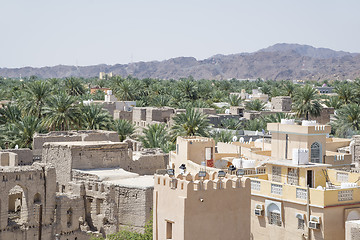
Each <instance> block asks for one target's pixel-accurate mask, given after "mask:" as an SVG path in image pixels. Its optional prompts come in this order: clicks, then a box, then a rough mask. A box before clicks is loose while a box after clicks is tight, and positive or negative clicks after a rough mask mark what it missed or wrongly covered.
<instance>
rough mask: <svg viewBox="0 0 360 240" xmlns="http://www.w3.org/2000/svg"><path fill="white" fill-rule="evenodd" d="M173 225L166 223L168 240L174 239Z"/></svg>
mask: <svg viewBox="0 0 360 240" xmlns="http://www.w3.org/2000/svg"><path fill="white" fill-rule="evenodd" d="M172 225H173V223H172V222H169V221H166V239H172V235H173V234H172V227H173V226H172Z"/></svg>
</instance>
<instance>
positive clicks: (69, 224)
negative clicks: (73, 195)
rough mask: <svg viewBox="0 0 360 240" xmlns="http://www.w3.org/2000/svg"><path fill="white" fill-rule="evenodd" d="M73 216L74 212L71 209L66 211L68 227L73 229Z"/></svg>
mask: <svg viewBox="0 0 360 240" xmlns="http://www.w3.org/2000/svg"><path fill="white" fill-rule="evenodd" d="M72 216H73V211H72V209H71V208H69V210H67V211H66V223H67V226H68V227H71V225H72Z"/></svg>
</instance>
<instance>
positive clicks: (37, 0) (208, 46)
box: [0, 0, 360, 67]
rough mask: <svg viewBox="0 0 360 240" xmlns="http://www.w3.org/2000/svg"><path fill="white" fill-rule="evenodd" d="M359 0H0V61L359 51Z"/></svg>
mask: <svg viewBox="0 0 360 240" xmlns="http://www.w3.org/2000/svg"><path fill="white" fill-rule="evenodd" d="M359 9H360V1H359V0H346V1H340V0H248V1H242V0H216V1H215V0H181V1H180V0H61V1H60V0H58V1H55V0H31V1H30V0H0V18H1V20H0V67H24V66H34V67H40V66H53V65H58V64H65V65H94V64H100V63H106V64H116V63H129V62H137V61H150V60H164V59H168V58H172V57H179V56H193V57H196V58H197V59H204V58H208V57H210V56H212V55H215V54H231V53H240V52H252V51H256V50H259V49H261V48H265V47H268V46H270V45H273V44H275V43H280V42H286V43H301V44H309V45H312V46H315V47H327V48H332V49H334V50H344V51H350V52H360V31H359V30H360V17H359Z"/></svg>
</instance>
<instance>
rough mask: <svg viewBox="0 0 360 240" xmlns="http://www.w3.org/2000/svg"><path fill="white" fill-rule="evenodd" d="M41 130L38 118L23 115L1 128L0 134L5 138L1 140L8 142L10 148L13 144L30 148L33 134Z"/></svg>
mask: <svg viewBox="0 0 360 240" xmlns="http://www.w3.org/2000/svg"><path fill="white" fill-rule="evenodd" d="M43 130H44V129H43V127H42V124H41V120H40V119H39V118H37V117H35V116H32V115H29V116H25V117H22V118H21V119H20V120H19V121H17V122H15V123H12V124H6V125H5V126H4V127H3V128H2V134H3V135H5V139H3V140H2V141H5V142H7V143H9V144H10V145H9V147H11V148H13V147H15V145H18V146H19V147H20V148H31V144H32V142H33V136H34V134H35V133H36V132H42V131H43Z"/></svg>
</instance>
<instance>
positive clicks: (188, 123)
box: [171, 108, 210, 141]
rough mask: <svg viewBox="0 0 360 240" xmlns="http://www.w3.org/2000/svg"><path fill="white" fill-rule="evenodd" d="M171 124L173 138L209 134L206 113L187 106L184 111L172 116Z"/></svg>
mask: <svg viewBox="0 0 360 240" xmlns="http://www.w3.org/2000/svg"><path fill="white" fill-rule="evenodd" d="M173 120H174V125H173V126H172V128H171V129H172V135H173V140H174V141H175V139H176V137H177V136H203V137H207V136H209V128H210V124H209V120H208V118H207V116H206V115H204V114H202V113H200V112H199V111H196V110H195V109H194V108H189V109H187V110H186V112H185V113H180V114H178V115H176V116H175V117H174V119H173Z"/></svg>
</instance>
